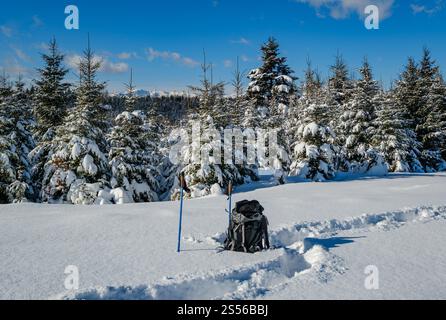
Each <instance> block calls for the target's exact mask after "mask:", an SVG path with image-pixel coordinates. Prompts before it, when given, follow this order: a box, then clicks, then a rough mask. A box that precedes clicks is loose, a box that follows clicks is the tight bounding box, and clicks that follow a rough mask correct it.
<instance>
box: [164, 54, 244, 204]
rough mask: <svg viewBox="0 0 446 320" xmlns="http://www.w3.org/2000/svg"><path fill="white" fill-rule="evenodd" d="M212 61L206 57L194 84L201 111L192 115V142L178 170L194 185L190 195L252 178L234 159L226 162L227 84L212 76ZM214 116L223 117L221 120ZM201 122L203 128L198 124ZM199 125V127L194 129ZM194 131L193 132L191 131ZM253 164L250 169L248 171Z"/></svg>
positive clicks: (174, 193) (217, 190) (175, 194)
mask: <svg viewBox="0 0 446 320" xmlns="http://www.w3.org/2000/svg"><path fill="white" fill-rule="evenodd" d="M209 68H210V67H209V65H208V64H207V63H206V59H204V63H203V64H202V71H203V76H202V79H201V86H200V87H191V89H192V90H193V91H194V92H195V93H196V94H197V95H198V96H199V98H200V105H199V108H198V112H197V113H196V114H195V115H193V116H192V117H191V120H190V122H189V127H190V128H192V132H191V131H189V137H191V138H192V145H187V146H184V150H183V152H182V156H183V158H182V163H181V165H179V166H178V167H177V168H178V170H177V171H176V173H179V172H183V173H184V174H185V178H186V182H187V184H188V186H189V188H190V189H191V194H190V197H193V198H194V197H201V196H206V195H209V194H219V193H222V190H225V189H226V188H227V186H228V184H229V181H232V183H233V184H234V185H240V184H243V183H245V182H246V181H247V180H250V179H251V178H250V177H248V176H243V175H242V173H241V170H240V168H239V167H238V166H237V165H236V164H234V163H225V162H224V158H223V156H224V148H223V146H224V139H223V138H224V134H223V131H222V123H223V122H222V120H220V119H222V116H221V110H222V102H223V99H222V97H223V91H222V88H224V87H223V84H221V83H218V84H213V83H212V82H211V81H210V80H209V78H208V71H209ZM214 119H218V120H220V121H219V122H218V123H215V122H214ZM197 124H199V131H198V128H197V127H196V126H197ZM194 126H195V129H194ZM191 133H192V134H191ZM248 171H249V168H247V169H246V172H248ZM178 185H179V184H178V179H176V180H175V183H174V185H173V190H172V191H171V197H172V199H177V198H178V196H179V192H178V191H179V188H178Z"/></svg>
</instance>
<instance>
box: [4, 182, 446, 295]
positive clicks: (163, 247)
mask: <svg viewBox="0 0 446 320" xmlns="http://www.w3.org/2000/svg"><path fill="white" fill-rule="evenodd" d="M346 177H347V176H345V177H344V180H341V179H342V178H343V177H340V178H337V180H335V181H330V182H326V183H309V182H308V183H303V182H300V183H289V184H286V185H281V186H275V187H271V185H272V184H271V181H272V180H271V177H269V176H264V177H262V180H261V181H260V182H258V183H252V184H250V185H245V186H243V187H241V188H239V189H236V193H235V194H234V199H233V203H235V202H236V201H240V200H243V199H258V200H259V201H260V202H261V204H262V206H264V207H265V214H266V215H267V216H268V218H269V221H270V230H271V231H270V236H271V243H272V245H273V248H272V249H271V250H269V251H266V252H262V253H257V254H254V255H249V254H243V253H232V252H217V251H216V250H215V249H216V247H218V246H219V245H220V244H221V241H222V240H223V239H224V232H225V229H226V228H227V214H226V213H225V208H226V207H227V202H226V196H224V195H220V196H218V195H216V196H212V197H205V198H202V199H193V200H188V201H186V202H185V203H184V216H183V222H184V224H183V243H182V245H183V247H182V248H183V251H182V252H181V253H180V254H177V253H176V236H177V227H178V207H179V203H178V202H154V203H144V204H128V205H122V206H102V207H99V206H88V207H85V206H71V205H39V204H30V203H29V204H14V205H4V206H0V273H1V275H2V276H1V277H0V299H48V298H50V299H54V298H56V299H60V298H62V299H117V298H119V299H214V298H216V299H278V298H283V299H323V298H332V299H344V298H345V299H357V298H359V299H367V298H370V299H382V298H385V299H405V298H413V299H445V298H446V287H445V286H444V283H445V282H446V272H444V270H445V268H446V247H445V246H444V243H445V241H446V239H445V237H446V220H445V219H446V200H445V199H446V198H445V197H444V190H445V187H446V174H391V175H388V176H386V177H366V176H356V180H349V179H346ZM290 180H291V178H290ZM88 187H89V188H92V189H95V188H94V187H95V186H88ZM97 190H98V189H97V186H96V191H97ZM99 193H101V191H99ZM69 265H74V266H77V267H78V268H79V274H80V278H79V281H80V282H79V284H80V289H79V291H76V292H69V291H65V289H64V286H63V284H64V281H65V278H66V276H67V275H65V274H64V271H65V268H66V267H67V266H69ZM369 265H374V266H376V267H377V268H378V269H379V275H380V281H379V283H380V289H379V290H367V289H366V288H365V287H364V281H365V278H366V275H365V274H364V270H365V268H366V267H367V266H369Z"/></svg>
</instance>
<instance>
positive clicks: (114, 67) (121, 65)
mask: <svg viewBox="0 0 446 320" xmlns="http://www.w3.org/2000/svg"><path fill="white" fill-rule="evenodd" d="M81 59H82V57H81V56H80V55H78V54H72V55H69V56H67V57H66V62H67V65H68V66H69V67H70V68H71V69H74V70H78V69H79V63H80V61H81ZM93 62H100V63H101V67H100V69H99V71H100V72H105V73H125V72H128V70H129V65H128V64H127V63H125V62H116V63H115V62H112V61H110V60H108V59H107V58H105V57H101V56H98V55H95V56H94V57H93Z"/></svg>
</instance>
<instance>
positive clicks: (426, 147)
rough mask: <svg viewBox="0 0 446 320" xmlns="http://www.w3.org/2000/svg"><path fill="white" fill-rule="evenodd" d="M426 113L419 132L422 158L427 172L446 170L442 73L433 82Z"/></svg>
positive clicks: (445, 97) (445, 105) (445, 87)
mask: <svg viewBox="0 0 446 320" xmlns="http://www.w3.org/2000/svg"><path fill="white" fill-rule="evenodd" d="M423 111H424V112H423V113H425V114H426V116H425V117H424V121H423V123H421V124H419V125H418V127H417V131H418V132H419V134H420V136H421V138H422V143H423V152H422V159H423V163H424V167H425V170H426V171H427V172H435V171H444V170H446V161H445V160H446V85H445V83H444V80H443V78H442V77H441V75H440V74H437V75H436V76H435V78H434V79H433V82H432V83H431V86H430V88H429V92H428V95H427V100H426V102H425V105H424V106H423Z"/></svg>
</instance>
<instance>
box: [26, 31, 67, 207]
mask: <svg viewBox="0 0 446 320" xmlns="http://www.w3.org/2000/svg"><path fill="white" fill-rule="evenodd" d="M42 58H43V61H44V63H45V65H44V66H43V67H42V68H41V69H38V70H37V71H38V73H39V76H40V78H39V80H37V81H35V83H36V88H35V93H34V116H35V118H36V122H37V125H36V130H35V137H36V140H37V145H36V148H35V149H34V150H32V151H31V153H30V159H31V162H32V164H33V168H32V179H33V182H34V191H35V198H36V200H38V201H39V200H41V199H40V197H41V194H42V193H41V191H42V181H43V177H44V174H45V169H44V166H45V163H47V162H48V161H49V160H50V159H51V156H52V155H51V152H52V150H53V149H54V145H53V138H54V134H55V129H56V128H57V127H58V126H60V125H61V124H62V123H63V120H64V117H65V116H66V109H67V105H68V103H67V102H68V101H67V99H66V97H67V95H68V91H69V84H67V83H64V78H65V75H66V74H67V73H68V70H67V69H65V68H64V67H63V65H62V63H63V59H64V56H63V55H62V54H61V53H60V52H59V50H58V47H57V43H56V40H55V39H52V40H51V41H50V43H49V45H48V53H47V54H42Z"/></svg>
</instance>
